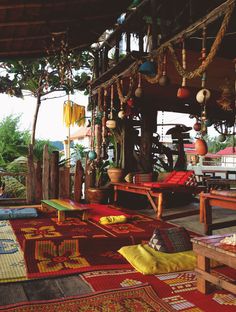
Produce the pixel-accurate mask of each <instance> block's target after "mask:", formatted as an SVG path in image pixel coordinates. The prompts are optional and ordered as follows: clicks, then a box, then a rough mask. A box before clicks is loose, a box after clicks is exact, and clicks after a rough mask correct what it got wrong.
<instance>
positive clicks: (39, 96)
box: [31, 92, 41, 146]
mask: <svg viewBox="0 0 236 312" xmlns="http://www.w3.org/2000/svg"><path fill="white" fill-rule="evenodd" d="M40 105H41V93H40V92H39V93H38V95H37V104H36V108H35V112H34V119H33V127H32V134H31V144H32V145H33V146H34V144H35V133H36V125H37V120H38V114H39V108H40Z"/></svg>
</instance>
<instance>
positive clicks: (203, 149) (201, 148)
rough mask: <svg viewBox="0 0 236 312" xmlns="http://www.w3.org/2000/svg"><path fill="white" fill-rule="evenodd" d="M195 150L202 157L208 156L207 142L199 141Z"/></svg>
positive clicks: (196, 142)
mask: <svg viewBox="0 0 236 312" xmlns="http://www.w3.org/2000/svg"><path fill="white" fill-rule="evenodd" d="M195 150H196V153H197V154H198V155H200V156H204V155H206V154H207V152H208V148H207V144H206V141H205V140H204V139H197V140H196V141H195Z"/></svg>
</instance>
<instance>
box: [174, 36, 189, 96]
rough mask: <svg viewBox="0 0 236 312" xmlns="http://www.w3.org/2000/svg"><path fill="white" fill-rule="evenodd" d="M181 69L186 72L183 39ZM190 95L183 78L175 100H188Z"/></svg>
mask: <svg viewBox="0 0 236 312" xmlns="http://www.w3.org/2000/svg"><path fill="white" fill-rule="evenodd" d="M182 67H183V69H184V70H186V68H187V63H186V49H185V40H184V38H183V39H182ZM190 95H191V93H190V90H189V88H188V87H187V86H186V77H183V79H182V84H181V87H180V88H179V89H178V91H177V98H179V99H182V100H185V99H188V98H189V97H190Z"/></svg>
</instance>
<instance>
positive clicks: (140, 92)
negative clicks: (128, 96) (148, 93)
mask: <svg viewBox="0 0 236 312" xmlns="http://www.w3.org/2000/svg"><path fill="white" fill-rule="evenodd" d="M134 94H135V96H136V97H137V98H140V97H141V96H142V95H143V90H142V88H141V87H138V88H137V89H136V90H135V92H134Z"/></svg>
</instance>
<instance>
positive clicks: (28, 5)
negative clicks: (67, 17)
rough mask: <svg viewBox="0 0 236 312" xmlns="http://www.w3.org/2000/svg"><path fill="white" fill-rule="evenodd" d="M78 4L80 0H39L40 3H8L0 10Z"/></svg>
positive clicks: (0, 6) (1, 6)
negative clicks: (48, 0)
mask: <svg viewBox="0 0 236 312" xmlns="http://www.w3.org/2000/svg"><path fill="white" fill-rule="evenodd" d="M75 4H78V0H74V1H68V0H67V1H56V3H55V2H54V1H52V2H51V3H50V2H48V3H47V2H42V1H39V2H38V3H32V2H31V3H24V4H6V5H3V4H2V5H0V10H11V9H13V10H15V9H27V8H29V9H33V8H50V7H52V8H53V7H59V6H65V5H66V6H68V5H75Z"/></svg>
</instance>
